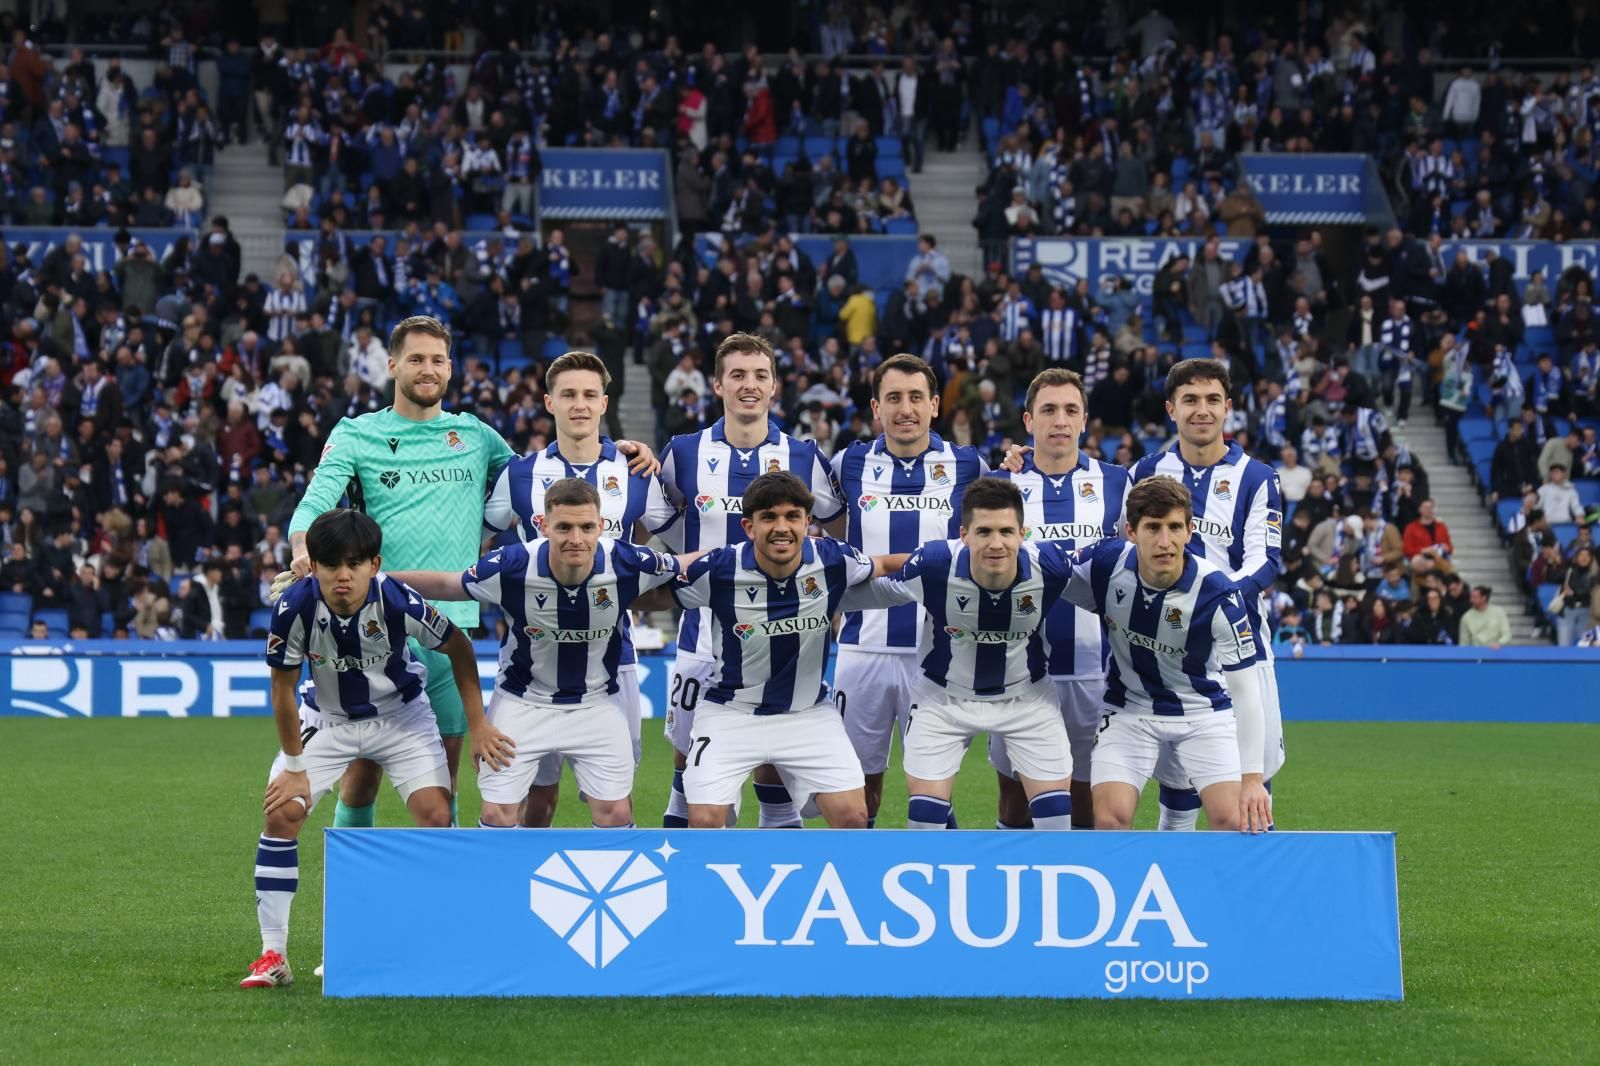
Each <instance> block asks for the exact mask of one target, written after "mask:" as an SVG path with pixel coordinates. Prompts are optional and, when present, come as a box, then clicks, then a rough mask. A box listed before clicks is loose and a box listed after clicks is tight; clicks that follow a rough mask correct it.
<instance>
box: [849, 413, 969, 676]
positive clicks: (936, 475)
mask: <svg viewBox="0 0 1600 1066" xmlns="http://www.w3.org/2000/svg"><path fill="white" fill-rule="evenodd" d="M988 472H989V464H988V463H985V462H984V461H983V459H982V458H980V457H979V455H978V451H977V449H976V448H972V447H969V446H965V445H956V444H951V443H949V442H947V441H945V440H943V439H941V438H940V437H939V435H938V434H937V433H931V434H929V435H928V450H927V451H925V452H923V453H922V454H921V455H919V456H916V457H914V458H911V459H902V458H899V457H897V456H896V455H894V454H893V453H891V452H890V451H889V450H888V444H887V442H886V439H885V438H884V437H882V436H879V437H878V439H877V440H875V441H872V442H871V443H868V442H866V441H856V442H854V443H853V444H851V445H850V446H849V447H848V448H846V449H845V450H844V451H842V452H839V453H838V454H837V455H835V456H834V457H833V474H834V478H835V480H837V481H838V483H839V491H840V493H841V494H842V495H843V498H844V505H845V509H846V513H847V514H848V515H849V521H848V525H847V528H846V532H845V539H846V540H848V541H849V543H850V546H851V547H852V548H856V549H859V550H860V551H862V552H865V553H866V554H867V555H893V554H899V553H901V552H913V551H916V550H917V549H918V548H920V547H922V546H923V545H924V544H926V543H928V542H929V541H933V540H947V539H949V538H951V537H957V536H960V535H961V497H962V496H964V495H965V494H966V491H967V486H968V485H970V484H972V482H973V480H974V479H976V478H979V477H982V476H983V475H984V474H986V473H988ZM919 614H920V609H919V608H918V607H917V606H916V605H915V604H909V605H906V606H901V607H891V608H889V609H888V610H886V611H849V612H846V614H845V616H844V624H843V625H842V626H841V627H840V629H839V643H840V644H841V645H844V644H848V645H853V646H855V647H858V648H862V649H864V650H867V651H886V652H901V653H904V654H907V655H910V654H913V653H915V652H916V650H917V641H918V638H919V635H920V631H921V623H920V617H919Z"/></svg>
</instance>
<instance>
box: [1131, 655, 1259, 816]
mask: <svg viewBox="0 0 1600 1066" xmlns="http://www.w3.org/2000/svg"><path fill="white" fill-rule="evenodd" d="M1249 675H1253V676H1254V677H1255V679H1256V683H1257V684H1258V685H1259V686H1260V690H1261V713H1262V716H1263V717H1264V718H1265V719H1266V721H1265V725H1266V737H1265V740H1266V751H1265V752H1264V753H1263V758H1262V763H1261V765H1262V768H1263V770H1264V773H1263V775H1262V776H1263V777H1264V778H1265V779H1266V780H1268V781H1271V780H1272V776H1273V775H1274V774H1276V773H1277V772H1278V771H1279V770H1280V769H1282V768H1283V760H1284V752H1283V709H1282V708H1281V707H1280V706H1279V704H1278V674H1277V670H1276V668H1275V667H1274V665H1273V663H1272V661H1271V660H1263V661H1262V662H1259V663H1256V665H1255V666H1253V667H1251V668H1250V669H1249V670H1239V671H1236V672H1234V673H1232V674H1229V675H1228V683H1229V684H1233V679H1234V678H1236V677H1244V676H1249ZM1155 777H1156V780H1157V781H1159V782H1161V783H1162V784H1163V785H1166V786H1167V787H1168V788H1180V789H1181V788H1197V787H1198V786H1196V785H1193V784H1191V783H1190V782H1189V780H1188V779H1187V778H1186V777H1185V776H1184V774H1183V771H1182V770H1180V769H1179V768H1178V767H1177V766H1176V765H1175V764H1174V763H1173V762H1172V760H1171V758H1170V757H1169V756H1167V755H1166V754H1165V753H1163V755H1162V757H1161V759H1160V760H1158V761H1157V762H1156V773H1155Z"/></svg>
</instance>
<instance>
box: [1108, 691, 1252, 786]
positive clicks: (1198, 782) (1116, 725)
mask: <svg viewBox="0 0 1600 1066" xmlns="http://www.w3.org/2000/svg"><path fill="white" fill-rule="evenodd" d="M1107 709H1108V710H1109V709H1110V708H1107ZM1162 760H1165V761H1166V764H1167V765H1168V766H1172V767H1176V768H1177V772H1178V773H1180V774H1182V780H1183V781H1185V782H1186V783H1187V782H1191V781H1192V782H1193V785H1192V787H1193V788H1194V789H1196V790H1197V791H1200V792H1204V791H1205V790H1206V789H1208V788H1210V787H1211V786H1212V785H1215V784H1218V783H1219V782H1223V781H1238V780H1239V732H1238V723H1237V722H1236V721H1235V719H1234V717H1233V713H1232V712H1231V711H1213V712H1210V713H1202V714H1198V715H1194V716H1186V717H1182V718H1180V717H1176V716H1174V717H1171V718H1166V717H1160V716H1157V715H1150V714H1127V713H1123V714H1113V715H1111V716H1110V718H1109V719H1108V720H1107V721H1106V726H1105V728H1104V729H1102V730H1101V731H1100V736H1099V738H1098V739H1097V740H1096V741H1095V746H1094V763H1093V766H1092V772H1091V782H1092V783H1093V785H1094V787H1096V788H1099V787H1100V786H1101V785H1103V784H1106V783H1108V782H1121V783H1123V784H1126V785H1132V786H1133V787H1134V788H1136V789H1139V790H1140V791H1141V792H1142V791H1144V786H1145V783H1146V782H1148V781H1149V780H1150V778H1151V777H1153V776H1155V773H1156V765H1157V763H1159V762H1161V761H1162ZM1164 783H1165V784H1168V785H1170V784H1172V782H1170V781H1167V782H1164Z"/></svg>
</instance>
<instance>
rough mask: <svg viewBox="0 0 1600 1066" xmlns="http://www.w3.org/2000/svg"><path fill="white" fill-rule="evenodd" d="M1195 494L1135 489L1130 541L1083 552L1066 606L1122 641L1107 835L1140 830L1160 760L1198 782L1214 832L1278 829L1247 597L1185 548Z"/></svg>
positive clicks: (1165, 485)
mask: <svg viewBox="0 0 1600 1066" xmlns="http://www.w3.org/2000/svg"><path fill="white" fill-rule="evenodd" d="M1193 517H1194V512H1193V509H1192V507H1191V505H1190V503H1189V491H1188V489H1186V488H1184V486H1183V485H1182V484H1181V483H1179V482H1177V481H1175V480H1173V479H1172V478H1168V477H1153V478H1150V479H1148V480H1146V481H1141V482H1139V483H1138V484H1137V485H1135V486H1134V487H1133V489H1132V490H1131V491H1130V492H1129V493H1128V523H1127V533H1128V539H1129V540H1130V541H1132V543H1127V542H1125V541H1115V540H1103V541H1101V542H1100V543H1099V544H1097V545H1095V546H1094V547H1092V548H1085V549H1083V550H1082V551H1080V552H1078V553H1077V556H1076V557H1075V560H1074V565H1073V580H1072V583H1071V584H1070V585H1069V586H1068V589H1067V598H1068V599H1070V600H1071V601H1072V602H1073V603H1075V604H1077V605H1078V606H1080V607H1082V608H1084V609H1085V610H1090V611H1094V612H1095V613H1096V614H1098V615H1100V616H1101V617H1102V618H1104V619H1105V623H1106V628H1107V629H1108V630H1109V631H1110V634H1111V668H1110V670H1109V671H1108V672H1107V675H1106V713H1105V716H1104V723H1105V724H1104V726H1103V727H1102V728H1101V730H1100V735H1099V737H1098V739H1097V740H1096V742H1095V749H1094V766H1093V770H1092V773H1093V776H1094V782H1093V784H1094V824H1095V828H1096V829H1129V828H1132V826H1133V815H1134V811H1135V809H1136V808H1137V807H1138V806H1139V794H1140V792H1142V791H1143V790H1144V786H1145V783H1146V782H1148V781H1149V780H1150V777H1151V775H1152V774H1154V773H1155V772H1156V766H1157V765H1158V763H1162V762H1164V763H1166V765H1168V766H1171V767H1173V768H1174V770H1175V772H1178V773H1181V774H1183V776H1184V779H1185V780H1187V781H1192V782H1194V786H1195V787H1196V788H1197V789H1198V790H1199V793H1200V801H1201V803H1203V804H1204V805H1205V811H1206V821H1207V823H1208V824H1209V825H1210V827H1211V828H1212V829H1242V830H1246V831H1248V832H1252V833H1254V832H1260V831H1262V830H1265V829H1267V828H1268V826H1269V823H1270V820H1271V816H1272V798H1271V797H1270V796H1269V795H1268V794H1267V790H1266V788H1265V787H1264V785H1263V783H1262V782H1263V777H1262V763H1263V757H1264V755H1265V753H1266V746H1265V744H1264V742H1263V736H1264V733H1265V726H1264V723H1263V720H1262V707H1261V686H1260V684H1259V682H1257V681H1256V679H1255V677H1253V676H1252V674H1253V672H1254V663H1255V633H1254V631H1253V630H1252V628H1251V625H1252V623H1251V621H1250V617H1249V614H1248V612H1247V611H1246V609H1245V605H1244V599H1245V597H1244V594H1243V593H1242V592H1240V591H1239V589H1238V588H1237V587H1236V586H1235V585H1234V583H1233V581H1232V579H1231V578H1230V577H1229V576H1228V572H1227V571H1226V570H1223V569H1221V568H1220V567H1217V566H1215V565H1213V564H1211V563H1209V562H1207V561H1206V560H1205V559H1204V558H1203V557H1201V556H1200V555H1199V554H1197V553H1193V552H1190V551H1187V550H1185V549H1186V545H1187V544H1188V541H1189V531H1190V521H1191V519H1192V518H1193Z"/></svg>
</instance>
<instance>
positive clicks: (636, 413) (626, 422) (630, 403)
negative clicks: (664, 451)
mask: <svg viewBox="0 0 1600 1066" xmlns="http://www.w3.org/2000/svg"><path fill="white" fill-rule="evenodd" d="M623 383H624V384H623V388H622V403H621V405H620V410H618V412H617V417H618V418H620V419H621V420H622V435H623V436H624V437H626V438H627V439H628V440H642V441H644V442H645V443H646V444H648V445H650V446H651V447H652V448H654V447H655V445H656V411H655V408H654V407H652V406H651V405H650V368H649V367H647V366H645V365H644V364H643V363H637V362H634V361H633V360H632V359H629V360H628V369H627V373H626V374H624V375H623ZM656 450H657V451H660V449H659V448H657V449H656Z"/></svg>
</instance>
